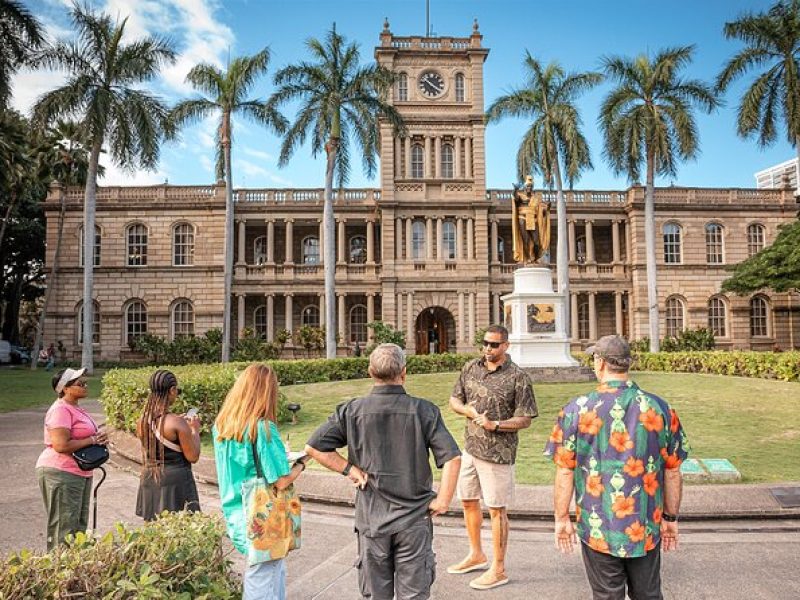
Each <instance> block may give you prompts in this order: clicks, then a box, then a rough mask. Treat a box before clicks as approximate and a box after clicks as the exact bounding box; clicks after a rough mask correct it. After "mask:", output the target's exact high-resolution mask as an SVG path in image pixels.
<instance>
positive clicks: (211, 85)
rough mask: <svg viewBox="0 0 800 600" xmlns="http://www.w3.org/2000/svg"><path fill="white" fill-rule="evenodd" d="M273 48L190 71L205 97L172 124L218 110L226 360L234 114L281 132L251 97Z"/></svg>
mask: <svg viewBox="0 0 800 600" xmlns="http://www.w3.org/2000/svg"><path fill="white" fill-rule="evenodd" d="M269 56H270V54H269V49H268V48H264V49H263V50H262V51H261V52H259V53H258V54H254V55H253V56H240V57H238V58H236V59H234V60H233V62H231V63H230V64H229V65H228V68H227V70H226V71H224V72H223V71H222V70H220V69H219V68H217V67H215V66H214V65H209V64H199V65H196V66H195V67H194V68H192V70H191V71H189V74H188V75H187V76H186V81H187V82H188V83H191V84H192V86H193V87H194V88H195V89H196V90H198V91H200V92H202V93H204V94H206V95H207V97H201V98H193V99H190V100H184V101H182V102H180V103H179V104H178V105H177V106H176V107H175V108H174V109H173V110H172V114H171V120H172V126H173V127H174V128H175V129H176V130H177V129H178V128H180V127H182V126H183V125H185V124H188V123H194V122H197V121H198V120H200V119H202V118H204V117H206V116H208V115H211V114H214V113H216V112H219V113H220V121H219V127H218V128H217V177H218V178H220V177H222V176H223V175H224V177H225V268H224V278H225V283H224V286H225V300H224V308H223V317H222V362H228V361H229V360H230V353H231V287H232V285H233V181H232V175H231V143H232V140H233V128H232V123H231V117H232V116H233V115H234V114H242V115H244V116H245V117H247V118H249V119H250V120H251V121H253V122H255V123H258V124H259V125H263V126H264V127H266V128H268V129H270V130H272V131H275V132H277V133H283V132H284V131H285V129H286V125H287V122H286V119H284V118H283V116H282V115H281V114H280V113H279V112H278V111H277V110H275V108H274V106H273V105H272V104H271V103H269V102H264V101H262V100H250V99H247V96H248V94H249V93H250V90H251V89H252V87H253V85H254V84H255V82H256V80H257V79H258V78H259V76H261V75H263V74H264V73H266V71H267V66H268V65H269Z"/></svg>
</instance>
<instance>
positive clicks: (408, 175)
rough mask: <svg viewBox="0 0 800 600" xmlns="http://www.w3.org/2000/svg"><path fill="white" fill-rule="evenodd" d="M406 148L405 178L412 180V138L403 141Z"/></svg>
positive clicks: (408, 137) (407, 137)
mask: <svg viewBox="0 0 800 600" xmlns="http://www.w3.org/2000/svg"><path fill="white" fill-rule="evenodd" d="M403 141H404V142H405V146H406V160H405V163H406V164H405V168H404V169H403V176H404V177H405V178H406V179H411V137H410V136H406V137H405V138H404V140H403Z"/></svg>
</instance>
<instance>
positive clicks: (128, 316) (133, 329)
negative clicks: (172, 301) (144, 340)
mask: <svg viewBox="0 0 800 600" xmlns="http://www.w3.org/2000/svg"><path fill="white" fill-rule="evenodd" d="M146 333H147V307H146V306H145V305H144V302H142V301H141V300H132V301H131V302H130V303H129V304H128V306H127V308H126V309H125V343H126V344H128V345H130V344H131V343H132V342H133V340H135V339H136V338H137V337H139V336H141V335H144V334H146Z"/></svg>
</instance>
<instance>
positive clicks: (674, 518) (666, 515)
mask: <svg viewBox="0 0 800 600" xmlns="http://www.w3.org/2000/svg"><path fill="white" fill-rule="evenodd" d="M661 518H662V519H664V520H665V521H666V522H667V523H674V522H675V521H677V520H678V515H673V514H670V513H668V512H662V513H661Z"/></svg>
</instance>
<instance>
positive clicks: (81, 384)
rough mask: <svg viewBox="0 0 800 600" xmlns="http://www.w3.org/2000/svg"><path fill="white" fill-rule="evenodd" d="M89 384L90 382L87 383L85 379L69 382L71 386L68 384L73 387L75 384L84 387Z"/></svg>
mask: <svg viewBox="0 0 800 600" xmlns="http://www.w3.org/2000/svg"><path fill="white" fill-rule="evenodd" d="M88 385H89V384H88V383H86V382H85V381H76V382H75V383H71V384H69V386H67V387H73V386H77V387H82V388H85V387H88Z"/></svg>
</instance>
